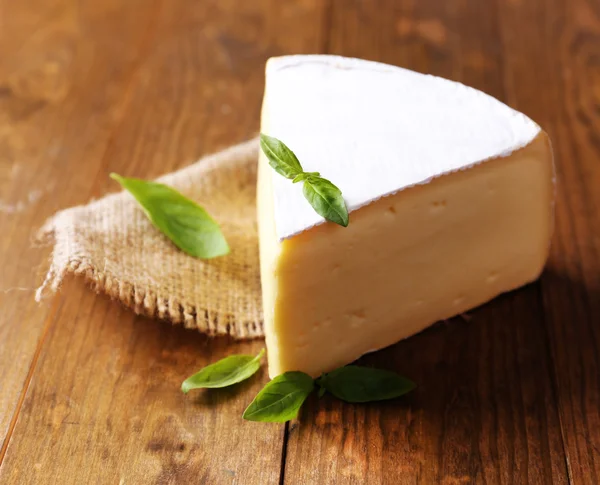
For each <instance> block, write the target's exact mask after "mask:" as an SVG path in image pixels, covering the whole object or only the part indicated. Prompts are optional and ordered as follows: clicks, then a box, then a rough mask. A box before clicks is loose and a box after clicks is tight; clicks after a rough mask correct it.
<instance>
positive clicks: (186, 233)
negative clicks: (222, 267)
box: [110, 173, 229, 259]
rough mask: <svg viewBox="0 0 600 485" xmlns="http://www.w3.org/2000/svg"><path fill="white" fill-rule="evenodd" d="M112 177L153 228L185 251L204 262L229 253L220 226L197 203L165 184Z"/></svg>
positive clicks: (114, 174) (113, 175) (114, 175)
mask: <svg viewBox="0 0 600 485" xmlns="http://www.w3.org/2000/svg"><path fill="white" fill-rule="evenodd" d="M110 176H111V178H112V179H114V180H116V181H117V182H119V183H120V184H121V186H122V187H123V188H124V189H126V190H127V191H128V192H129V193H130V194H131V195H133V196H134V197H135V199H136V200H137V201H138V202H139V204H140V205H141V206H142V209H143V210H144V212H145V213H146V215H147V216H148V219H150V221H151V222H152V224H154V226H156V228H158V230H159V231H161V232H162V233H163V234H164V235H165V236H167V237H168V238H169V239H170V240H171V241H173V243H174V244H175V245H176V246H177V247H178V248H179V249H181V250H182V251H185V252H186V253H188V254H190V255H192V256H195V257H197V258H203V259H209V258H216V257H217V256H223V255H225V254H227V253H229V245H228V244H227V241H226V240H225V237H224V236H223V233H222V232H221V229H220V228H219V225H218V224H217V223H216V222H215V220H214V219H212V218H211V217H210V216H209V215H208V213H207V212H206V211H205V210H204V209H203V208H202V207H200V206H199V205H198V204H196V203H195V202H193V201H191V200H190V199H188V198H186V197H184V196H183V195H181V194H180V193H179V192H177V191H176V190H174V189H172V188H171V187H168V186H166V185H163V184H159V183H156V182H148V181H146V180H140V179H135V178H127V177H121V176H120V175H117V174H116V173H111V174H110Z"/></svg>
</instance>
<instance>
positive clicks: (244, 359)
mask: <svg viewBox="0 0 600 485" xmlns="http://www.w3.org/2000/svg"><path fill="white" fill-rule="evenodd" d="M263 355H265V349H262V350H261V351H260V352H259V354H258V355H257V356H256V357H255V356H253V355H230V356H229V357H225V358H224V359H221V360H219V361H218V362H215V363H214V364H211V365H207V366H206V367H205V368H204V369H202V370H201V371H200V372H197V373H196V374H194V375H193V376H191V377H188V378H187V379H186V380H185V381H183V383H182V384H181V390H182V391H183V392H184V394H187V393H188V392H189V391H191V390H192V389H215V388H220V387H227V386H232V385H233V384H237V383H238V382H242V381H245V380H246V379H248V378H249V377H251V376H252V375H254V374H255V373H256V371H258V369H260V359H261V358H262V356H263Z"/></svg>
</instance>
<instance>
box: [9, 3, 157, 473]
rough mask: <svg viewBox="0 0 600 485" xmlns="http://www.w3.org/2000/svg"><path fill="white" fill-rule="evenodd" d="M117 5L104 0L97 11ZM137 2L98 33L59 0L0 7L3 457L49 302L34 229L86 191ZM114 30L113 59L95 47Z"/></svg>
mask: <svg viewBox="0 0 600 485" xmlns="http://www.w3.org/2000/svg"><path fill="white" fill-rule="evenodd" d="M116 3H117V2H103V4H102V6H101V7H99V10H98V12H97V13H96V16H97V17H98V18H99V19H102V18H103V16H105V15H107V14H108V13H110V11H111V9H114V5H115V4H116ZM141 3H145V2H140V1H132V2H128V7H127V8H123V9H122V10H121V11H120V12H119V13H120V16H119V17H116V16H109V15H108V16H106V17H105V18H104V20H100V21H98V22H97V23H96V24H95V26H96V28H97V29H98V31H97V32H95V33H94V34H90V33H89V32H88V33H83V32H82V28H83V27H82V26H81V25H80V24H79V23H78V22H79V20H78V11H77V9H75V8H73V7H72V5H71V4H70V3H69V2H67V1H65V0H34V1H31V2H27V3H26V4H25V3H23V2H10V4H9V3H8V2H1V5H0V22H1V27H0V233H1V234H2V235H3V237H2V238H1V240H0V262H1V265H2V277H1V278H0V307H1V308H2V312H0V341H1V342H2V345H1V352H0V373H1V374H2V379H0V462H1V461H2V457H3V455H4V452H5V451H6V444H7V441H5V437H6V435H7V433H9V432H10V429H11V426H12V425H13V424H14V419H15V417H16V412H17V408H18V405H19V402H20V400H21V399H22V398H23V396H24V389H25V388H24V386H25V387H26V382H27V379H28V377H27V376H28V373H29V372H30V371H31V369H32V362H33V361H35V357H36V355H37V352H38V349H39V346H40V345H41V340H43V335H44V331H45V329H46V328H47V326H48V323H49V322H50V321H51V320H52V311H53V308H54V307H53V306H52V305H51V304H50V305H44V306H39V305H37V304H35V303H34V299H33V294H34V289H35V286H36V283H39V275H38V274H36V273H37V271H36V270H37V267H38V266H39V265H44V264H45V260H46V257H47V253H48V252H47V250H43V249H40V248H39V247H36V245H34V244H33V239H34V234H35V231H36V229H37V228H38V227H39V226H41V224H42V223H43V221H44V219H45V218H46V217H48V216H50V215H51V214H52V213H53V212H54V211H56V210H58V209H60V208H63V207H67V206H69V205H72V204H77V203H81V202H84V201H85V200H87V199H88V198H89V191H90V188H91V187H92V185H93V183H94V179H95V177H94V175H95V173H96V171H97V170H98V167H100V166H101V164H102V159H103V155H104V150H105V146H106V144H107V141H108V139H109V138H110V136H111V130H112V129H113V128H114V126H115V123H117V122H118V109H119V106H120V104H121V103H122V102H123V100H122V97H121V96H120V94H121V91H122V89H123V87H124V86H126V85H127V84H128V82H129V80H130V76H131V73H132V69H131V67H130V64H131V63H132V62H134V61H135V60H136V59H137V57H138V56H139V55H140V52H141V51H143V42H144V37H145V35H146V28H147V25H148V22H149V21H150V19H149V16H148V14H149V13H150V12H149V11H147V10H140V8H139V6H140V4H141ZM69 7H70V8H69ZM86 18H87V17H86V16H85V15H84V16H83V17H82V19H83V20H85V19H86ZM100 30H102V32H100ZM119 31H121V32H122V40H123V46H122V56H121V57H119V58H114V56H113V55H112V52H111V51H110V50H108V49H104V50H103V49H99V48H98V45H101V44H103V43H106V42H108V41H109V40H110V39H111V38H112V36H113V35H114V34H115V32H119ZM90 93H93V95H90ZM82 164H85V167H86V169H85V170H76V167H78V166H80V165H82Z"/></svg>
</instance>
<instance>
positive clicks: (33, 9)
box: [0, 0, 600, 485]
mask: <svg viewBox="0 0 600 485" xmlns="http://www.w3.org/2000/svg"><path fill="white" fill-rule="evenodd" d="M309 52H322V53H336V54H343V55H347V56H356V57H363V58H368V59H373V60H378V61H383V62H388V63H391V64H396V65H400V66H405V67H408V68H411V69H415V70H418V71H422V72H429V73H432V74H437V75H441V76H444V77H448V78H450V79H454V80H457V81H462V82H465V83H466V84H469V85H472V86H474V87H476V88H479V89H482V90H484V91H486V92H488V93H490V94H492V95H494V96H496V97H498V98H499V99H501V100H504V101H505V102H507V103H509V104H510V105H511V106H513V107H515V108H516V109H518V110H521V111H523V112H525V113H526V114H528V115H530V116H531V117H532V118H533V119H535V120H536V121H538V122H539V123H540V124H541V125H542V126H543V127H544V128H545V129H546V130H547V131H548V133H549V134H550V136H551V138H552V140H553V142H554V150H555V154H556V162H557V169H558V186H557V196H558V201H557V206H556V232H555V235H554V239H553V244H552V254H551V258H550V262H549V264H548V267H547V270H546V271H545V273H544V275H543V276H542V278H541V280H540V281H538V282H536V283H535V284H532V285H529V286H527V287H525V288H523V289H520V290H518V291H514V292H512V293H510V294H507V295H504V296H502V297H500V298H498V299H496V300H495V301H493V302H492V303H490V304H488V305H485V306H484V307H482V308H479V309H477V310H475V311H473V312H471V313H470V314H469V315H470V318H468V321H465V320H463V319H460V318H456V319H453V320H452V321H450V322H448V323H447V324H444V323H442V324H438V325H436V326H434V327H433V328H431V329H429V330H427V331H425V332H423V333H422V334H420V335H418V336H416V337H413V338H411V339H409V340H408V341H405V342H401V343H399V344H397V345H395V346H393V347H391V348H388V349H386V350H384V351H381V352H378V353H376V354H374V355H371V356H369V357H367V358H365V359H364V361H365V362H368V363H370V364H376V365H378V366H382V367H387V368H392V369H396V370H398V371H399V372H401V373H403V374H405V375H407V376H410V377H411V378H413V379H414V380H415V381H416V382H417V383H418V384H419V388H418V390H417V391H415V392H414V393H413V394H412V395H410V396H409V397H407V398H406V399H401V400H397V401H394V402H387V403H383V404H377V405H346V404H342V403H340V402H339V401H336V400H333V399H330V398H328V397H326V398H323V399H322V400H318V399H316V398H314V399H310V400H309V401H308V403H307V405H306V406H305V408H304V409H303V410H302V412H301V415H300V418H299V419H298V420H295V421H293V422H291V423H289V424H287V425H277V424H261V423H253V422H246V421H243V420H242V419H241V414H242V411H243V410H244V408H245V406H246V405H247V403H248V402H249V401H250V400H251V399H252V397H253V396H254V395H255V394H256V392H258V390H259V389H260V388H261V387H262V386H263V385H264V383H265V382H266V381H267V379H268V378H267V375H266V372H265V371H264V370H263V371H261V373H260V374H259V375H258V376H257V377H255V378H254V379H252V380H250V381H248V382H247V383H244V384H242V385H240V386H238V387H237V388H235V389H224V390H220V391H215V392H198V393H193V394H192V393H190V394H189V395H187V396H184V395H183V394H182V393H181V392H180V391H179V385H180V383H181V381H182V380H183V379H184V378H185V377H187V376H188V375H189V374H191V373H192V372H194V371H195V370H197V369H198V368H200V367H202V366H204V365H206V364H207V363H209V362H212V361H214V360H216V359H218V358H220V357H222V356H225V355H227V354H229V353H234V352H257V351H258V350H259V349H260V348H261V347H262V346H263V345H264V344H263V342H261V341H255V342H249V343H241V344H235V343H231V342H229V341H226V340H224V339H219V340H213V341H211V340H208V339H206V338H204V337H202V336H201V335H199V334H197V333H195V332H191V331H186V330H183V329H181V328H175V327H171V326H170V325H168V324H165V323H164V322H158V321H150V320H147V319H144V318H139V317H136V316H135V315H133V314H132V313H130V312H129V311H126V310H124V309H123V308H122V307H121V306H120V305H119V304H117V303H114V302H111V301H109V300H108V299H107V298H104V297H101V296H97V295H95V294H94V293H93V292H92V291H90V290H89V289H88V288H86V286H85V285H84V284H83V283H81V282H80V281H76V280H71V281H69V282H67V284H65V286H64V287H63V289H62V292H61V293H60V294H59V295H57V296H56V297H55V298H53V299H51V300H50V301H47V302H45V303H44V304H42V305H38V304H36V303H35V302H34V300H33V293H34V288H35V286H36V284H38V283H39V282H40V280H39V275H40V272H41V271H43V269H44V268H45V263H46V260H47V257H48V254H49V250H48V249H47V248H40V247H37V246H36V245H35V244H34V243H33V240H34V239H33V235H34V233H35V230H36V228H38V227H39V226H40V225H41V224H42V223H43V221H44V219H45V218H46V217H47V216H49V215H51V214H52V213H53V212H54V211H56V210H58V209H61V208H65V207H68V206H70V205H73V204H80V203H85V202H86V201H88V200H90V198H93V197H99V196H101V195H103V194H104V193H106V192H107V191H109V190H114V189H115V186H114V183H113V182H111V181H109V179H108V176H107V175H108V173H109V172H111V171H113V170H114V171H117V172H119V173H122V174H124V175H138V176H143V177H154V176H157V175H159V174H162V173H164V172H168V171H171V170H173V169H175V168H178V167H181V166H184V165H186V164H188V163H190V162H192V161H193V160H195V159H197V158H199V157H200V156H201V155H203V154H206V153H209V152H212V151H214V150H216V149H218V148H221V147H225V146H227V145H229V144H231V143H235V142H239V141H242V140H245V139H248V138H249V137H251V136H252V135H254V134H255V133H256V132H257V130H258V127H259V108H260V104H261V96H262V90H263V66H264V63H265V60H266V59H267V58H268V57H270V56H274V55H279V54H288V53H309ZM599 130H600V3H599V2H598V0H489V1H488V0H485V1H484V0H445V1H441V0H401V1H393V0H371V1H369V0H362V1H360V0H339V1H336V0H285V1H284V0H237V1H236V0H169V1H167V0H102V1H93V0H79V1H76V0H22V1H17V0H0V262H1V268H2V270H1V271H0V309H1V312H0V375H1V376H2V377H1V378H0V462H1V465H0V483H2V484H93V483H99V484H100V483H101V484H127V485H129V484H150V483H156V484H175V483H177V484H180V483H203V484H233V483H235V484H260V485H263V484H278V483H279V484H283V483H285V484H329V483H340V484H346V483H356V484H358V483H369V484H376V483H386V484H392V485H396V484H409V483H420V484H434V483H444V484H470V483H484V484H500V483H502V484H518V485H519V484H538V483H546V484H547V483H557V484H562V483H576V484H594V485H596V484H598V483H600V134H599Z"/></svg>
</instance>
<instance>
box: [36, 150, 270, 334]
mask: <svg viewBox="0 0 600 485" xmlns="http://www.w3.org/2000/svg"><path fill="white" fill-rule="evenodd" d="M257 147H258V142H257V139H253V140H250V141H248V142H245V143H242V144H240V145H236V146H233V147H230V148H228V149H226V150H223V151H222V152H218V153H216V154H214V155H211V156H208V157H205V158H204V159H202V160H200V161H199V162H197V163H196V164H194V165H192V166H190V167H186V168H184V169H182V170H180V171H178V172H175V173H173V174H169V175H166V176H163V177H161V178H159V179H158V181H159V182H162V183H167V184H169V185H171V186H173V187H175V188H177V189H181V187H180V185H185V184H188V185H189V181H191V182H193V181H194V180H196V179H201V180H204V179H207V178H208V177H207V173H209V172H210V173H211V174H214V173H216V172H218V171H219V170H229V171H230V172H231V173H234V174H238V173H240V172H242V171H248V172H249V175H248V177H247V178H248V181H249V182H251V183H252V184H253V183H254V181H253V177H254V178H255V176H256V174H255V164H256V158H257ZM244 180H246V179H244ZM183 181H187V182H183ZM181 191H182V193H184V194H185V195H188V194H186V190H181ZM187 192H189V190H188V191H187ZM124 197H127V195H124V193H120V194H112V195H109V196H107V197H105V198H104V199H100V200H99V201H94V202H91V203H90V204H88V205H86V206H78V207H73V208H71V209H67V210H64V211H61V212H59V213H57V214H55V215H54V216H53V217H51V218H50V219H48V220H47V221H46V223H45V224H44V226H43V227H42V228H41V229H40V230H39V232H38V234H37V240H38V241H39V243H41V244H43V245H52V253H51V256H50V266H49V269H48V271H47V273H46V276H45V278H44V281H43V282H42V284H41V286H40V287H39V288H38V289H37V291H36V295H35V298H36V301H38V302H39V301H41V300H42V299H43V298H45V297H46V296H48V295H51V294H54V293H56V292H57V291H59V290H60V287H61V285H62V283H63V281H64V279H65V277H66V276H68V275H74V276H78V277H83V278H84V280H85V281H86V282H87V283H88V284H90V286H91V287H92V289H94V290H95V291H96V292H98V293H102V294H106V295H108V296H109V297H110V298H112V299H114V300H117V301H119V302H121V303H122V304H123V305H124V306H125V307H127V308H129V309H131V310H133V311H134V312H135V313H136V314H138V315H143V316H146V317H150V318H159V319H163V320H167V321H169V322H171V323H172V324H178V325H183V326H185V327H186V328H194V329H197V330H199V331H200V332H202V333H205V334H207V335H210V336H220V335H228V336H230V337H233V338H234V339H252V338H261V337H264V331H263V325H262V309H261V307H260V299H258V300H257V298H256V296H254V297H253V298H251V303H252V304H250V305H248V304H244V307H245V308H244V309H243V310H241V311H236V313H235V314H234V313H233V312H228V311H223V310H222V309H221V310H220V311H212V310H211V309H209V308H199V307H198V305H194V304H190V303H189V302H187V301H182V298H177V297H174V296H173V295H170V294H168V293H163V292H157V291H154V290H153V289H152V288H144V287H140V285H136V284H132V283H130V282H128V281H123V278H120V277H119V276H118V275H115V274H114V273H113V272H111V271H108V270H100V269H99V268H98V265H97V264H94V261H92V260H91V259H90V258H89V257H88V255H87V254H86V253H85V250H84V251H81V250H80V249H81V248H74V246H77V244H74V241H73V237H72V236H71V235H70V232H69V230H70V229H69V230H65V229H64V228H72V227H74V225H76V224H77V222H76V221H75V220H76V217H75V215H76V214H77V212H78V211H94V210H97V206H98V205H101V204H102V203H106V201H108V202H110V203H113V202H114V203H117V202H118V203H121V201H120V200H118V201H117V199H120V198H124ZM128 202H129V203H131V204H133V205H135V203H134V202H132V201H128ZM205 202H206V200H205V199H203V204H204V203H205ZM252 202H253V203H254V200H252ZM253 205H254V204H253ZM205 207H206V205H205ZM135 210H136V211H137V210H139V209H137V208H136V209H135ZM207 210H208V207H207ZM139 212H141V211H139ZM210 212H211V213H212V214H215V213H214V211H210ZM252 217H254V213H253V211H252ZM215 218H216V219H217V220H219V221H221V219H220V218H219V215H218V214H216V215H215ZM246 218H247V217H246ZM237 220H238V221H239V220H240V218H239V217H238V219H237ZM144 223H146V224H147V225H148V226H149V223H147V221H145V217H144ZM226 225H227V224H222V227H223V226H226ZM147 229H148V230H149V231H153V232H154V231H156V230H155V229H154V228H153V227H151V226H149V227H147ZM225 229H226V228H225ZM225 229H224V232H226V233H227V231H226V230H225ZM245 232H246V233H247V232H248V231H245ZM149 234H152V232H151V233H149ZM254 238H256V235H254ZM228 239H229V237H228ZM165 248H167V249H165ZM232 249H233V250H235V246H232ZM161 250H168V251H173V248H172V245H171V243H170V242H165V247H164V248H162V247H161ZM158 256H160V255H157V257H158ZM184 257H185V258H189V259H187V260H186V261H189V262H190V264H193V263H192V261H197V260H194V259H193V258H191V257H189V256H187V255H186V256H184ZM186 264H187V263H186ZM251 266H252V268H253V269H252V270H253V271H257V262H256V264H255V263H254V262H253V264H252V265H251ZM253 293H256V288H254V286H253ZM241 314H243V315H244V316H245V317H246V318H243V316H242V317H240V315H241Z"/></svg>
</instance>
